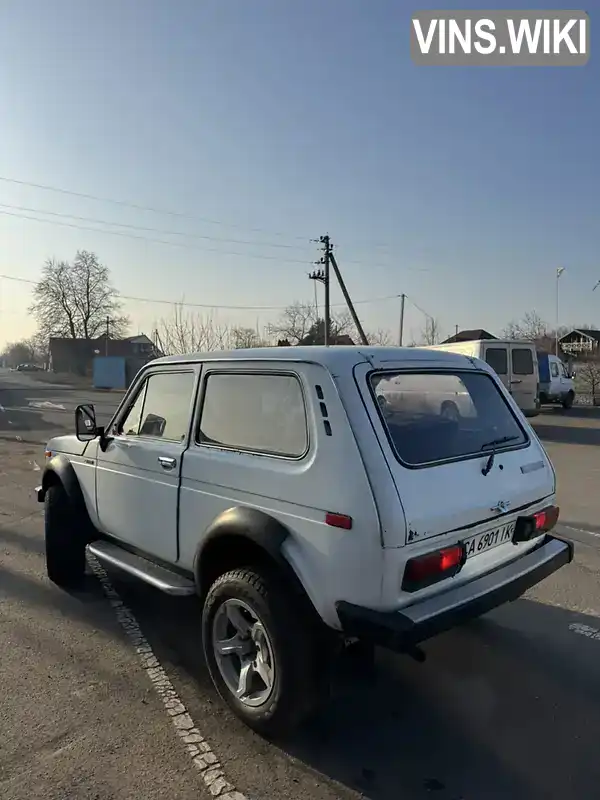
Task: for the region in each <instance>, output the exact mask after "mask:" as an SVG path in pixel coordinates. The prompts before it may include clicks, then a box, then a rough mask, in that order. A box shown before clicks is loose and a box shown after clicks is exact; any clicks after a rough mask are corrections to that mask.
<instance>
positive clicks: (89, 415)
mask: <svg viewBox="0 0 600 800" xmlns="http://www.w3.org/2000/svg"><path fill="white" fill-rule="evenodd" d="M99 433H101V431H99V430H98V426H97V425H96V410H95V409H94V406H93V405H91V404H87V403H86V404H85V405H81V406H77V408H76V409H75V434H76V436H77V438H78V439H79V441H80V442H89V441H91V440H92V439H95V438H96V436H98V434H99Z"/></svg>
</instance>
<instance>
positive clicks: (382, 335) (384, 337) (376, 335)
mask: <svg viewBox="0 0 600 800" xmlns="http://www.w3.org/2000/svg"><path fill="white" fill-rule="evenodd" d="M366 334H367V340H368V342H369V344H374V345H381V346H385V347H388V346H390V345H392V344H393V342H392V334H391V333H390V332H389V331H388V330H385V328H378V329H377V330H376V331H366Z"/></svg>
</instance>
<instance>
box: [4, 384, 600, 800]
mask: <svg viewBox="0 0 600 800" xmlns="http://www.w3.org/2000/svg"><path fill="white" fill-rule="evenodd" d="M2 387H4V388H2ZM36 391H37V390H36V389H35V388H32V387H31V386H30V385H29V382H28V385H27V386H25V385H21V386H19V385H17V382H16V381H15V380H13V379H12V377H11V382H10V385H9V386H7V383H6V381H5V379H4V376H0V404H2V406H3V408H5V409H6V410H5V412H4V416H6V417H7V418H8V419H7V420H5V422H4V427H2V428H0V430H1V431H2V432H3V433H5V434H6V435H5V436H4V439H1V438H0V452H1V453H2V459H1V460H0V637H1V638H0V641H2V648H0V687H2V688H3V694H2V700H1V701H0V730H2V734H3V735H2V737H0V796H1V797H2V798H3V800H25V798H37V797H40V798H41V797H42V796H43V797H44V798H56V800H66V799H67V798H73V800H80V798H86V800H87V798H90V799H91V798H95V800H105V799H106V800H108V799H109V798H111V800H112V799H113V798H119V800H120V799H121V798H141V797H144V798H163V797H164V798H171V797H177V798H188V797H190V798H191V797H196V798H197V797H203V796H206V797H209V796H211V795H210V793H209V792H208V791H207V790H206V786H205V782H204V780H203V778H202V774H203V773H200V772H199V771H198V770H197V769H196V768H195V767H194V766H193V764H192V761H191V756H190V754H189V753H188V752H186V749H185V746H184V745H183V743H182V740H181V738H180V737H179V736H178V735H177V732H176V731H175V729H174V725H173V720H172V718H171V717H170V716H169V714H167V713H166V712H165V707H164V705H163V703H162V701H161V700H160V697H159V696H158V694H157V692H156V691H154V689H153V683H152V681H151V680H150V679H149V673H150V672H151V670H144V668H143V665H142V664H141V663H140V656H139V654H138V653H136V647H135V641H132V638H131V636H128V635H126V633H125V631H124V630H123V627H122V626H121V625H119V622H118V619H117V614H118V613H120V612H119V607H118V602H117V604H116V605H117V607H116V608H115V606H114V604H115V600H114V598H113V605H111V604H110V603H109V602H108V600H107V599H106V597H105V596H104V594H103V592H102V587H101V586H100V584H99V583H98V581H97V580H96V578H94V577H90V580H89V586H88V587H87V589H86V590H85V591H83V592H81V593H79V594H77V595H69V594H66V593H64V592H61V591H60V590H58V589H57V588H56V587H55V586H53V585H52V584H51V583H49V581H48V580H47V578H46V577H45V574H44V562H43V538H42V535H43V531H42V518H41V513H40V511H39V509H38V507H37V504H36V503H35V502H34V498H33V493H32V488H33V487H34V486H35V485H36V483H37V480H38V478H39V471H38V467H39V466H40V465H41V462H42V452H43V444H37V443H34V444H29V443H28V441H27V438H26V435H27V434H29V435H31V436H32V440H33V439H35V438H36V436H37V435H38V434H39V435H41V437H42V438H41V439H40V442H43V441H45V438H47V436H48V435H52V434H53V433H54V432H58V431H56V430H51V427H52V425H58V424H59V421H60V420H69V421H68V422H66V421H65V423H64V426H63V425H62V424H61V429H62V430H68V429H70V426H71V425H72V422H71V421H70V420H72V417H71V416H70V412H71V411H72V410H73V408H74V406H75V405H76V404H77V403H78V402H81V401H85V400H89V399H90V397H89V394H88V395H87V396H84V397H82V396H80V393H79V392H73V391H72V390H70V389H63V390H60V389H53V390H50V388H48V387H45V386H44V387H43V389H42V395H41V396H46V392H48V395H47V396H48V397H49V398H50V402H55V403H56V404H57V405H62V406H64V407H65V409H64V412H60V413H59V410H57V409H52V408H51V407H49V406H47V407H45V408H42V409H39V408H37V407H35V406H34V407H33V408H34V409H35V408H37V410H36V411H33V412H29V411H26V410H25V409H26V408H29V407H30V406H29V405H28V404H29V403H30V402H31V401H32V399H33V402H37V400H36V398H38V397H39V396H40V395H39V392H38V393H36ZM7 395H8V396H9V398H10V399H11V402H14V401H17V402H14V405H11V404H10V403H8V402H7ZM103 398H104V399H103V402H104V404H105V405H103V409H104V412H105V413H106V414H108V415H110V408H111V407H113V406H114V404H115V402H116V401H118V398H115V397H114V396H112V395H111V396H110V397H107V396H105V395H103ZM92 399H93V400H94V402H96V399H95V398H92ZM38 411H41V418H42V422H41V423H40V422H37V423H36V425H34V426H32V427H31V428H29V429H28V430H26V429H24V428H23V429H20V428H17V426H16V425H15V426H12V425H11V426H8V424H7V423H8V422H10V420H11V418H12V419H14V421H15V422H18V423H19V424H22V421H23V420H26V415H27V414H30V413H34V414H37V413H38ZM60 414H62V416H61V415H60ZM0 416H2V412H0ZM28 420H29V418H27V420H26V421H28ZM534 422H535V426H536V429H537V430H538V432H539V433H540V435H541V436H542V438H543V439H544V441H545V443H546V445H547V447H548V449H549V451H550V453H551V456H552V458H553V460H554V463H555V466H556V468H557V474H558V479H559V500H560V504H561V508H562V514H563V519H564V520H565V522H566V524H567V525H568V527H565V528H562V532H563V533H565V534H568V535H570V536H572V537H573V538H576V539H578V541H579V544H578V548H577V555H576V561H575V562H574V563H573V564H572V565H570V566H569V567H567V568H565V569H563V570H561V571H560V572H559V573H557V574H556V575H554V576H552V577H551V578H549V579H548V580H546V581H545V582H544V583H542V584H540V585H539V586H538V587H536V589H535V590H534V591H533V592H531V593H530V594H529V595H528V596H526V597H525V598H523V599H521V600H519V601H517V602H516V603H512V604H510V605H508V606H505V607H503V608H501V609H498V610H497V611H495V612H494V613H492V614H490V615H488V616H487V617H486V618H484V619H482V620H480V621H478V622H476V623H473V624H471V625H468V626H465V627H463V628H461V629H458V630H455V631H451V632H449V633H447V634H444V635H443V636H440V637H438V638H437V639H435V640H433V641H432V642H430V643H429V644H428V645H427V646H426V648H425V649H426V652H427V656H428V658H427V661H426V663H425V664H422V665H420V664H416V663H415V662H412V661H411V660H409V659H407V658H399V657H395V656H393V655H389V654H386V653H381V654H380V656H379V663H378V670H377V676H376V681H375V683H374V684H372V685H367V684H365V683H360V684H359V683H357V682H356V681H352V680H343V679H342V677H340V680H339V682H338V685H337V687H336V694H335V697H334V698H333V700H332V702H331V704H330V706H329V707H328V708H327V709H325V710H324V711H323V713H322V714H321V715H320V717H319V718H318V719H317V720H315V721H314V722H313V723H311V725H310V726H308V727H306V728H305V729H304V730H302V731H300V732H299V733H298V735H297V736H295V737H294V740H293V741H291V742H289V743H287V744H286V746H285V747H281V746H274V745H272V744H269V743H267V742H265V741H263V740H261V739H260V738H258V737H257V736H255V735H254V734H252V733H250V732H249V731H248V730H247V729H246V728H244V727H243V726H242V725H241V724H239V723H238V722H237V721H236V720H235V719H234V718H233V717H232V716H231V715H230V714H229V713H228V712H227V711H225V710H224V708H223V706H222V705H221V703H220V702H219V700H218V699H217V697H216V696H215V693H214V691H213V689H212V687H211V685H210V683H209V680H208V677H207V674H206V669H205V666H204V663H203V658H202V654H201V644H200V639H199V634H198V629H199V625H198V621H199V614H200V610H199V608H198V604H197V602H196V601H195V600H193V599H189V600H185V601H182V600H175V599H173V598H168V597H166V596H164V595H162V594H160V593H158V592H155V591H153V590H152V589H150V588H148V587H146V586H144V585H141V584H139V583H137V582H135V581H133V580H130V579H128V578H127V577H126V576H123V575H122V574H119V573H117V572H111V573H109V579H110V581H111V582H112V585H113V587H114V589H115V590H116V592H117V593H118V595H119V596H120V598H122V600H123V601H124V603H125V604H126V606H127V607H128V608H129V609H131V611H132V612H133V614H134V615H135V618H136V619H137V621H138V622H139V625H140V627H141V630H142V632H143V634H144V635H145V637H146V638H147V640H148V645H149V647H151V648H152V650H153V652H154V654H155V656H156V657H157V659H158V662H159V663H160V664H161V665H162V667H163V668H164V671H165V673H166V675H167V676H168V678H169V679H170V682H171V685H172V687H173V691H174V692H176V694H177V700H176V702H177V703H179V702H181V703H182V704H183V706H185V709H186V711H187V712H188V713H189V715H190V718H191V720H192V721H193V723H194V724H195V725H196V727H197V729H198V731H199V732H200V734H201V735H202V736H203V737H205V742H207V743H209V745H210V749H211V753H212V754H213V755H214V757H215V759H218V760H219V762H220V764H221V765H222V770H223V773H224V775H225V776H226V779H227V781H228V782H229V783H230V784H231V785H233V786H235V787H236V789H237V790H238V791H239V792H241V793H243V795H244V796H245V797H247V798H248V800H257V799H258V798H261V799H263V798H264V800H266V798H282V799H283V798H304V797H310V798H315V800H321V799H323V800H330V799H333V798H346V797H356V796H358V795H360V794H362V795H363V796H366V797H369V798H372V800H404V798H407V800H425V798H431V797H435V798H439V800H461V799H462V800H479V799H480V798H486V800H495V799H496V798H511V800H525V798H527V800H536V799H537V798H540V800H541V798H557V799H558V798H560V799H561V800H563V798H564V797H577V798H582V799H583V800H585V798H590V800H591V799H592V798H595V797H597V793H598V792H597V786H598V783H599V781H600V761H599V760H598V758H597V741H598V740H599V739H600V670H599V669H598V663H599V661H600V589H599V586H600V581H599V578H600V536H597V535H596V534H599V533H600V528H599V527H598V521H599V520H600V496H599V495H598V493H597V492H594V491H593V489H594V486H593V485H592V481H593V480H594V476H595V474H596V473H597V471H598V469H600V459H599V458H598V457H597V456H596V455H595V454H596V453H597V452H598V449H597V444H598V443H600V412H595V411H594V410H592V409H590V410H588V411H583V410H582V411H579V410H577V409H575V410H573V411H572V412H570V413H569V414H568V415H566V414H562V413H560V412H558V413H557V412H553V411H548V412H544V413H543V414H542V415H541V416H540V417H538V418H537V419H536V420H535V421H534ZM42 423H43V424H44V425H47V426H48V427H47V428H46V427H36V426H40V425H41V424H42ZM13 427H15V428H16V429H15V430H14V431H13V430H12V429H13ZM19 431H21V434H22V435H21V434H19ZM3 433H0V437H1V436H2V435H3ZM19 435H21V439H22V441H19V440H18V439H16V438H15V437H16V436H19ZM121 613H122V612H121ZM582 626H585V627H582ZM595 636H597V638H594V637H595ZM136 641H139V639H138V640H136ZM142 649H144V648H142ZM153 663H154V662H153ZM174 702H175V701H174ZM217 788H218V787H217ZM233 796H234V795H232V797H233ZM238 797H239V796H238Z"/></svg>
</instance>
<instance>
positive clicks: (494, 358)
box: [485, 347, 508, 375]
mask: <svg viewBox="0 0 600 800" xmlns="http://www.w3.org/2000/svg"><path fill="white" fill-rule="evenodd" d="M485 360H486V362H487V363H488V364H489V365H490V367H491V368H492V369H493V370H494V372H495V373H496V374H497V375H507V374H508V353H507V350H506V348H505V347H488V348H487V350H486V351H485Z"/></svg>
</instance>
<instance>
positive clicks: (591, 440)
mask: <svg viewBox="0 0 600 800" xmlns="http://www.w3.org/2000/svg"><path fill="white" fill-rule="evenodd" d="M533 427H534V429H535V432H536V433H537V435H538V436H539V437H540V439H541V440H542V441H543V442H554V443H556V444H585V445H598V444H600V427H592V426H590V425H548V424H546V423H545V422H544V423H541V422H539V423H538V424H537V425H536V424H535V423H534V425H533Z"/></svg>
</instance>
